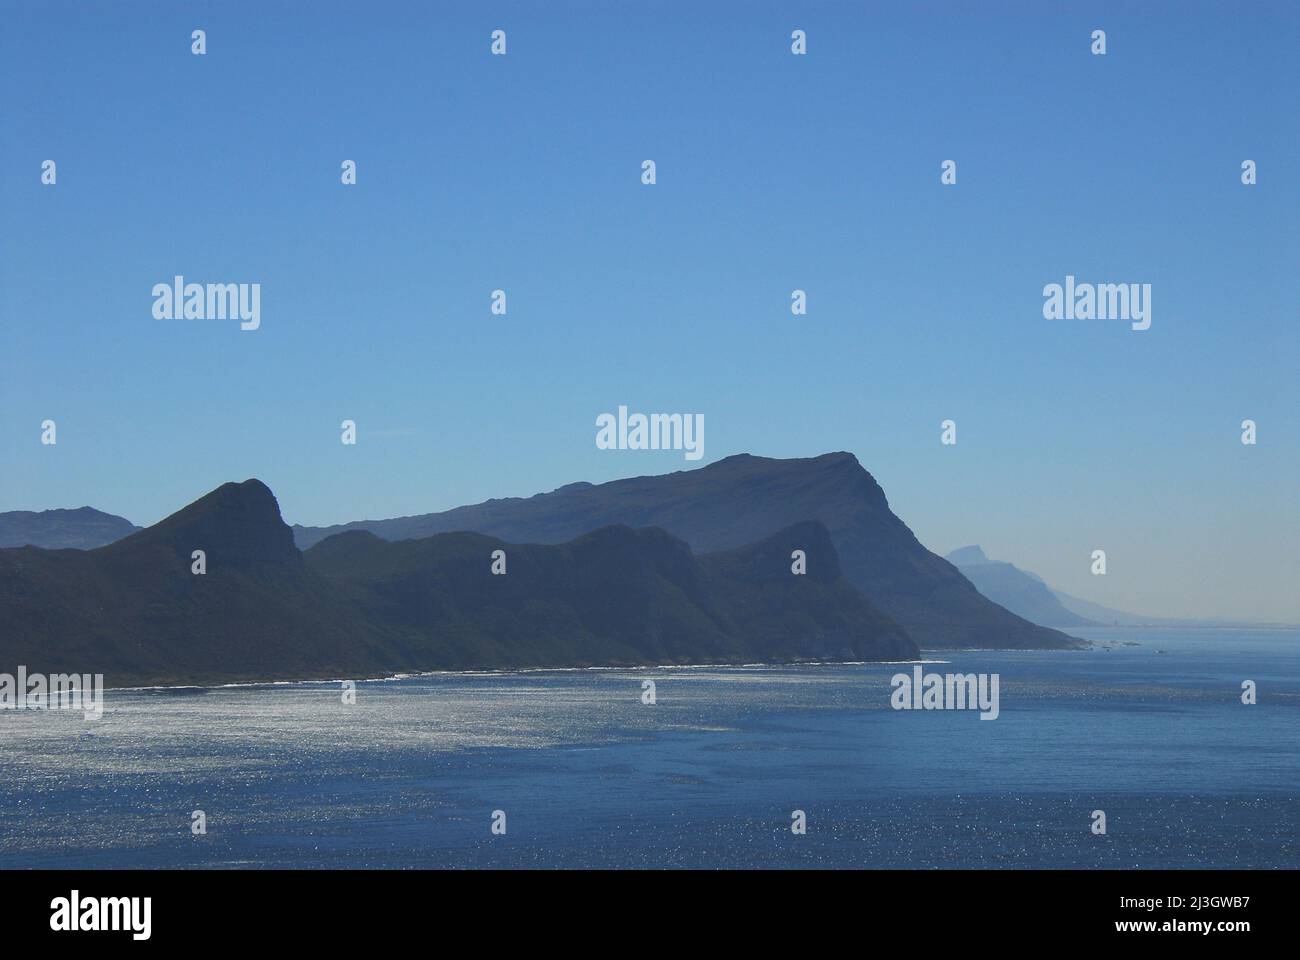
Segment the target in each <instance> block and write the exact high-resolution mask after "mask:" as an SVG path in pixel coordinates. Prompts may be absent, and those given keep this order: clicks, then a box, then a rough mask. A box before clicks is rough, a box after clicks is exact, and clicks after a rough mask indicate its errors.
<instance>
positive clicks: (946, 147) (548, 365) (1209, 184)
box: [0, 0, 1300, 620]
mask: <svg viewBox="0 0 1300 960" xmlns="http://www.w3.org/2000/svg"><path fill="white" fill-rule="evenodd" d="M199 28H201V29H204V30H206V32H207V53H206V55H204V56H195V55H193V54H192V53H191V39H190V35H191V31H192V30H194V29H199ZM497 28H500V29H504V30H505V31H506V36H507V51H508V52H507V55H506V56H503V57H502V56H493V55H491V53H490V51H489V44H490V34H491V32H492V30H494V29H497ZM796 28H801V29H803V30H805V31H807V36H808V53H807V55H806V56H794V55H792V54H791V52H790V42H791V41H790V33H791V31H792V30H794V29H796ZM1094 29H1103V30H1105V31H1106V35H1107V53H1106V55H1105V56H1094V55H1092V54H1091V53H1090V46H1091V40H1090V34H1091V32H1092V31H1093V30H1094ZM1298 49H1300V14H1298V13H1297V5H1296V4H1294V3H1281V2H1278V3H1271V2H1259V3H1250V4H1228V3H1213V4H1207V3H1194V2H1185V0H1179V2H1171V3H1142V4H1135V3H1131V2H1122V3H1088V4H1071V3H1023V4H999V3H978V4H976V3H970V4H966V3H962V4H958V3H909V4H901V3H900V4H877V3H872V4H865V3H858V2H854V3H847V2H846V3H797V2H780V3H775V2H773V3H761V2H745V3H716V2H709V3H704V2H690V3H688V2H674V3H657V2H642V3H635V4H633V3H609V2H599V3H597V2H591V3H566V2H560V0H556V2H547V3H536V2H527V3H429V4H424V3H418V4H417V3H385V2H365V3H346V4H344V3H336V2H315V3H311V4H300V3H261V2H259V3H202V2H198V3H193V2H190V3H182V2H169V3H152V2H132V3H129V4H88V3H81V2H78V3H66V2H58V0H55V2H40V3H37V2H34V0H22V2H17V0H3V2H0V90H2V91H3V93H0V104H2V107H0V245H2V246H0V348H2V350H3V353H2V355H0V401H2V403H0V467H2V471H3V472H2V474H0V510H10V509H46V508H51V507H70V506H81V505H83V504H89V505H91V506H95V507H97V508H99V509H103V510H107V511H110V512H112V513H117V514H121V515H124V516H126V517H128V518H130V519H132V520H134V521H135V522H137V523H141V524H147V523H152V522H155V521H157V520H158V519H160V518H161V517H163V516H165V515H166V514H168V513H170V512H171V511H173V510H175V509H177V508H179V507H180V506H182V505H184V504H185V503H187V502H189V501H191V500H193V499H195V498H196V497H197V496H199V495H201V494H202V493H204V492H206V491H207V490H209V489H211V488H213V487H215V486H217V485H218V484H220V483H222V482H224V481H227V480H243V479H245V478H247V477H254V476H255V477H259V478H261V479H263V480H265V481H266V482H267V483H268V484H269V485H270V486H271V488H272V489H273V490H274V491H275V492H276V494H277V495H278V497H279V499H280V503H281V507H282V510H283V512H284V515H285V517H286V519H288V520H289V521H290V522H301V523H308V524H325V523H333V522H339V521H345V520H353V519H361V518H379V517H389V516H396V515H403V514H413V513H425V512H429V511H433V510H440V509H445V508H448V507H451V506H455V505H457V504H461V503H467V502H476V501H479V500H482V499H485V498H488V497H498V496H514V495H529V494H532V493H536V492H539V491H543V490H549V489H552V488H554V487H556V486H559V485H561V484H564V483H567V482H571V481H574V480H591V481H602V480H608V479H613V478H616V477H623V476H632V475H637V474H645V473H662V472H667V471H671V470H678V469H685V468H694V467H696V466H699V465H701V464H703V463H709V462H712V461H714V460H717V459H720V458H722V457H724V456H727V455H729V454H733V453H738V452H749V453H755V454H762V455H768V456H777V457H793V456H810V455H815V454H818V453H823V452H827V451H832V450H849V451H851V452H853V453H855V454H856V455H857V456H858V458H859V459H860V460H861V461H862V463H863V465H864V466H866V467H867V469H869V470H870V471H871V472H872V473H873V474H874V475H875V476H876V478H877V479H878V480H879V481H880V483H881V484H882V486H883V487H884V489H885V491H886V493H887V495H888V496H889V499H890V503H891V505H892V506H893V508H894V510H895V512H897V513H898V514H899V515H900V516H901V517H902V518H903V519H904V520H905V521H906V522H907V523H908V524H909V525H910V526H911V527H912V529H913V530H914V531H915V532H916V534H917V535H918V536H919V537H920V539H921V540H922V542H923V543H925V544H926V545H927V546H929V547H930V548H931V549H933V550H935V551H937V552H940V553H946V552H947V551H949V550H951V549H952V548H954V547H958V546H962V545H965V544H968V543H979V544H982V545H983V546H984V548H985V550H986V551H987V552H988V553H989V554H990V556H992V557H994V558H996V559H1004V560H1010V561H1013V562H1015V563H1016V564H1018V565H1020V566H1022V567H1024V568H1027V569H1030V570H1033V571H1035V572H1037V573H1039V574H1040V575H1042V576H1043V577H1045V578H1046V579H1047V580H1048V581H1049V582H1050V583H1052V584H1054V585H1056V586H1059V587H1061V588H1063V589H1065V590H1067V591H1069V592H1072V593H1075V594H1078V595H1081V596H1084V597H1087V598H1088V599H1092V600H1095V601H1098V602H1102V603H1107V604H1110V605H1113V606H1117V607H1121V608H1126V609H1130V610H1134V611H1137V612H1141V613H1148V614H1155V615H1171V616H1237V617H1249V618H1260V619H1290V620H1300V588H1298V584H1300V506H1298V505H1297V501H1298V499H1300V496H1298V495H1300V440H1298V438H1300V426H1298V424H1297V415H1298V414H1300V402H1298V401H1300V387H1298V386H1297V370H1300V336H1298V334H1297V310H1298V303H1297V296H1296V286H1297V284H1296V279H1297V275H1298V274H1300V228H1297V219H1296V216H1297V203H1296V197H1297V184H1298V183H1300V137H1298V136H1297V118H1298V117H1300V113H1298V111H1297V102H1298V100H1300V97H1298V96H1297V94H1298V93H1300V80H1298V76H1300V67H1298V66H1297V61H1298V58H1297V53H1296V52H1297V50H1298ZM47 159H53V160H55V161H56V162H57V165H58V166H57V176H58V181H57V184H56V185H55V186H45V185H42V183H41V164H42V161H44V160H47ZM646 159H652V160H654V161H655V162H656V164H657V180H658V182H657V183H656V184H655V185H653V186H644V185H642V183H641V178H640V175H641V163H642V161H643V160H646ZM948 159H951V160H955V161H956V162H957V165H958V166H957V184H956V185H955V186H944V185H942V184H941V183H940V164H941V162H942V161H944V160H948ZM1246 159H1251V160H1254V161H1255V162H1256V163H1257V165H1258V184H1257V185H1255V186H1249V187H1248V186H1243V185H1242V183H1241V163H1242V161H1243V160H1246ZM344 160H355V161H356V163H357V173H358V182H357V184H356V185H355V186H343V185H342V184H340V182H339V181H340V164H341V163H342V161H344ZM176 274H183V275H184V276H185V277H186V278H187V280H191V281H197V282H258V283H260V284H261V285H262V305H261V313H262V323H261V329H259V330H257V331H251V332H243V331H241V330H240V329H239V327H238V323H236V322H232V321H220V320H158V319H155V318H154V316H153V314H152V307H153V299H152V296H151V290H152V287H153V285H154V284H155V283H160V282H161V283H169V282H170V281H171V278H172V277H173V276H174V275H176ZM1067 274H1073V275H1075V276H1076V277H1078V278H1079V280H1080V281H1089V280H1090V281H1094V282H1136V283H1149V284H1151V285H1152V324H1151V328H1150V329H1149V330H1146V331H1143V332H1135V331H1132V330H1130V329H1129V324H1128V323H1126V322H1123V321H1119V320H1105V321H1102V320H1047V319H1044V317H1043V313H1042V307H1043V295H1042V290H1043V287H1044V285H1046V284H1049V283H1053V282H1056V283H1062V282H1063V281H1064V279H1065V276H1066V275H1067ZM496 288H502V289H504V290H505V291H506V293H507V297H508V301H507V302H508V313H507V315H506V316H493V315H492V314H491V313H490V312H489V297H490V293H491V291H492V290H494V289H496ZM796 288H798V289H803V290H806V291H807V294H808V313H807V315H806V316H799V317H796V316H793V315H792V314H791V312H790V293H791V291H792V290H794V289H796ZM619 404H627V405H629V407H630V408H631V409H632V410H634V411H638V410H639V411H643V412H656V411H663V412H682V413H702V414H703V415H704V417H705V424H706V432H705V447H704V451H705V455H704V459H703V460H702V461H699V462H697V463H688V462H687V461H685V460H684V458H683V456H682V454H681V452H639V451H607V450H598V449H597V448H596V445H595V433H596V431H595V418H596V416H597V415H598V414H600V413H602V412H606V411H614V410H616V409H617V406H618V405H619ZM47 418H48V419H53V420H55V421H56V422H57V424H58V443H57V445H56V446H44V445H42V444H41V443H40V436H41V429H40V424H41V422H42V421H43V420H45V419H47ZM949 418H950V419H952V420H955V421H956V423H957V431H958V432H957V439H958V442H957V444H956V445H954V446H944V445H941V444H940V442H939V441H940V422H941V421H942V420H944V419H949ZM1246 418H1251V419H1254V420H1255V421H1256V422H1257V423H1258V431H1259V441H1258V443H1257V444H1256V445H1255V446H1245V445H1243V444H1242V443H1241V442H1240V433H1241V430H1240V423H1241V421H1242V420H1243V419H1246ZM344 419H353V420H355V421H356V422H357V425H358V430H359V439H358V443H357V444H356V445H355V446H344V445H343V444H341V443H340V429H339V425H340V422H341V421H342V420H344ZM1099 548H1100V549H1105V550H1106V551H1107V556H1108V573H1107V576H1105V577H1095V576H1092V575H1091V574H1090V572H1089V566H1090V556H1089V555H1090V553H1091V551H1092V550H1094V549H1099Z"/></svg>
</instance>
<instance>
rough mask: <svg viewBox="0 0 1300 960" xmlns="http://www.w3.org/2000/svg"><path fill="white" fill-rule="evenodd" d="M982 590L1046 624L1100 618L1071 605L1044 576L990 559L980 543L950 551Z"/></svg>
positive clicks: (1087, 624) (1078, 623)
mask: <svg viewBox="0 0 1300 960" xmlns="http://www.w3.org/2000/svg"><path fill="white" fill-rule="evenodd" d="M947 559H948V562H949V563H951V564H952V565H953V566H955V567H956V568H957V569H958V570H960V571H961V572H962V573H963V574H964V575H965V577H966V579H967V580H969V581H970V582H971V583H973V584H975V588H976V589H977V590H979V592H980V593H982V594H984V596H986V597H988V598H989V599H990V600H992V601H993V602H994V603H997V604H999V605H1001V606H1003V607H1006V608H1007V609H1008V610H1010V611H1011V612H1012V613H1015V614H1018V615H1019V616H1022V617H1024V618H1025V619H1026V620H1031V621H1033V622H1034V623H1038V624H1042V625H1043V626H1046V627H1090V626H1096V625H1097V622H1096V621H1095V620H1091V619H1089V618H1088V617H1084V616H1080V615H1079V614H1078V613H1076V612H1074V611H1073V610H1071V609H1069V607H1067V606H1066V605H1065V603H1064V602H1063V600H1062V599H1061V597H1060V595H1058V594H1057V593H1056V592H1055V591H1053V590H1052V589H1051V588H1050V587H1048V586H1047V584H1046V583H1044V582H1043V581H1042V579H1041V578H1040V577H1038V576H1037V575H1035V574H1032V573H1029V572H1028V571H1025V570H1021V569H1020V568H1019V567H1017V566H1015V565H1014V564H1011V563H1007V562H1005V561H999V560H990V559H989V558H988V556H987V555H985V553H984V551H983V550H982V549H981V548H980V547H978V546H972V547H962V548H961V549H959V550H954V551H953V552H952V553H950V554H948V557H947Z"/></svg>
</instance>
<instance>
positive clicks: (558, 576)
mask: <svg viewBox="0 0 1300 960" xmlns="http://www.w3.org/2000/svg"><path fill="white" fill-rule="evenodd" d="M796 547H798V548H799V549H803V550H805V551H806V552H807V554H808V556H809V563H810V574H809V575H807V576H796V575H794V574H792V573H791V571H790V563H791V561H790V553H791V550H793V549H795V548H796ZM495 550H503V551H505V554H506V570H507V572H506V574H504V575H495V574H493V573H492V572H491V557H492V553H493V551H495ZM782 557H783V558H784V560H783V561H782V559H781V558H782ZM305 559H306V562H307V565H308V567H309V568H310V569H312V570H314V571H316V572H318V573H320V574H321V575H322V576H324V577H328V578H330V579H332V580H334V581H335V582H336V583H338V585H339V590H340V594H341V595H345V596H347V597H348V598H349V600H350V601H351V602H353V603H355V604H356V605H357V606H358V607H359V609H361V610H362V611H363V612H364V613H365V615H366V616H367V617H368V618H371V619H374V620H377V621H381V622H384V623H388V624H399V625H401V626H402V627H403V628H404V629H408V630H411V631H413V632H415V633H418V634H419V635H422V636H427V637H436V638H438V640H439V642H440V643H441V644H442V645H443V646H444V649H443V650H442V651H441V652H442V653H443V655H444V656H445V657H446V658H447V659H446V661H445V665H446V666H450V667H456V668H464V667H474V666H482V665H483V660H484V658H485V657H486V658H487V660H488V661H489V662H490V663H491V664H493V665H497V666H507V667H528V666H584V665H596V664H610V665H617V664H638V663H660V664H668V663H704V662H715V663H734V662H746V661H751V660H773V661H777V660H779V661H790V660H799V659H817V660H822V659H870V660H879V659H905V658H909V657H915V656H916V655H917V650H916V647H915V646H914V645H913V644H912V643H911V641H910V640H909V639H908V638H907V636H906V633H905V631H903V630H902V629H901V628H900V627H899V626H898V625H897V624H895V623H894V622H893V621H891V620H890V619H889V618H888V617H886V616H884V615H883V614H881V613H880V612H879V611H877V610H875V609H874V608H873V607H872V606H871V604H870V603H869V602H867V601H866V599H865V598H863V597H862V595H861V594H860V593H859V592H858V591H856V590H855V589H853V587H851V586H850V585H849V584H847V583H846V582H845V581H844V580H843V578H842V577H840V575H839V569H838V560H837V558H836V556H835V550H834V547H833V546H832V544H831V542H830V537H829V535H828V534H827V533H826V530H825V528H824V527H822V526H821V525H820V524H815V523H806V524H802V525H799V526H797V527H794V528H791V529H789V530H786V531H782V532H780V533H778V534H777V535H775V536H774V537H772V538H769V539H768V540H765V541H763V542H762V543H759V544H755V545H752V546H749V547H746V548H743V549H741V550H738V551H735V552H733V553H728V554H719V555H715V556H708V555H705V556H695V555H693V554H692V553H691V551H690V548H689V547H687V546H686V544H685V543H683V542H682V541H680V540H678V539H676V538H675V537H672V536H669V535H668V534H666V533H664V532H663V531H662V530H658V529H653V528H650V529H641V530H633V529H631V528H629V527H624V526H613V527H604V528H601V529H599V530H596V531H593V532H592V533H590V534H586V535H584V536H582V537H579V538H577V539H575V540H573V541H571V542H569V543H565V544H558V545H536V544H527V545H511V544H507V543H505V542H504V541H501V540H497V539H495V538H492V537H487V536H483V535H481V534H470V533H451V534H439V535H436V536H433V537H429V538H424V539H420V540H404V541H396V542H388V541H384V540H381V539H379V538H378V537H375V536H374V535H372V534H369V533H365V532H361V531H354V532H349V533H345V534H340V535H338V536H335V537H332V538H330V539H328V540H325V541H323V542H322V543H320V544H318V545H317V546H315V547H313V548H312V549H310V550H308V551H307V553H306V554H305Z"/></svg>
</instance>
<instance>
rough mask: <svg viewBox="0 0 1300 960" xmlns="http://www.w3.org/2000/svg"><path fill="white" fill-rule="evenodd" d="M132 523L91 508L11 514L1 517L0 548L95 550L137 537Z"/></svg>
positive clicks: (2, 514) (14, 512) (24, 511)
mask: <svg viewBox="0 0 1300 960" xmlns="http://www.w3.org/2000/svg"><path fill="white" fill-rule="evenodd" d="M139 529H140V528H139V527H137V526H136V525H135V524H134V523H132V522H131V521H130V520H125V519H123V518H122V517H115V516H113V514H111V513H103V512H101V511H99V510H95V509H92V508H91V507H79V508H77V509H76V510H41V511H39V512H33V511H31V510H11V511H9V512H7V513H0V548H2V547H24V546H33V547H46V548H48V549H50V550H63V549H75V550H93V549H94V548H95V547H102V546H104V545H106V544H109V543H112V542H113V541H115V540H121V539H122V538H123V537H125V536H128V535H129V534H132V533H134V532H135V531H136V530H139Z"/></svg>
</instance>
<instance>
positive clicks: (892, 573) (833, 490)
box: [294, 453, 1082, 648]
mask: <svg viewBox="0 0 1300 960" xmlns="http://www.w3.org/2000/svg"><path fill="white" fill-rule="evenodd" d="M808 519H815V520H818V521H820V522H821V523H822V524H823V525H824V526H825V527H826V528H827V530H828V531H829V532H830V536H831V540H832V543H833V544H834V547H835V549H836V551H837V553H838V554H839V560H840V565H841V567H842V569H843V572H844V577H845V579H846V580H848V581H849V583H851V584H853V585H854V586H856V587H858V588H859V589H860V590H861V591H862V592H863V593H864V594H865V596H866V597H867V599H868V600H869V601H870V602H871V603H872V604H873V605H875V606H876V607H878V608H879V609H880V610H882V611H883V612H884V613H886V614H887V615H888V616H890V617H892V618H893V619H894V620H896V621H897V622H898V623H900V624H901V625H902V626H903V627H904V628H905V629H906V630H907V632H908V633H909V634H910V635H911V637H912V638H913V639H914V640H915V641H916V642H917V643H918V644H919V645H920V646H921V647H922V648H926V647H929V648H945V647H949V648H951V647H984V648H1065V647H1072V646H1078V645H1080V644H1081V643H1082V641H1077V640H1075V639H1074V638H1072V637H1069V636H1067V635H1066V634H1064V633H1061V632H1059V631H1056V630H1052V629H1049V628H1045V627H1041V626H1038V625H1037V624H1034V623H1031V622H1029V621H1028V620H1025V619H1023V618H1021V617H1019V616H1016V615H1015V614H1013V613H1010V612H1008V611H1007V610H1005V609H1003V608H1002V607H1000V606H998V605H997V604H995V603H993V602H992V601H990V600H988V599H986V598H985V597H984V596H983V595H982V594H981V593H980V592H979V591H978V590H976V589H975V587H974V586H973V585H972V584H971V583H970V581H968V580H967V579H966V578H965V577H964V576H962V575H961V573H960V572H958V570H957V568H956V567H954V566H953V565H952V564H950V563H949V562H948V561H946V560H944V559H943V558H942V557H938V556H936V555H935V554H933V553H931V552H930V551H929V550H927V549H926V548H925V547H924V546H922V545H921V544H920V543H919V542H918V541H917V539H916V537H915V536H913V534H912V531H911V530H909V529H908V528H907V526H906V525H905V524H904V523H903V521H902V520H900V519H899V518H898V517H896V516H895V515H894V514H893V512H892V511H890V509H889V504H888V502H887V501H886V499H885V494H884V491H882V490H881V489H880V486H879V485H878V484H877V483H876V481H875V480H874V479H873V478H872V476H871V474H869V473H868V472H867V471H866V470H864V469H863V468H862V466H861V465H860V464H859V463H858V461H857V459H856V458H855V457H854V456H853V455H852V454H849V453H829V454H825V455H823V456H820V457H812V458H808V459H796V460H775V459H769V458H766V457H755V456H750V455H748V454H741V455H738V456H734V457H728V458H726V459H725V460H720V461H718V462H717V463H713V464H710V465H709V466H706V467H702V468H699V469H695V470H688V471H681V472H678V473H671V474H666V475H661V476H649V477H634V478H630V479H626V480H615V481H612V482H609V483H602V484H590V483H572V484H569V485H567V486H564V487H561V488H559V489H558V490H555V491H553V492H551V493H544V494H537V495H536V496H533V497H529V498H527V499H523V498H511V499H503V500H488V501H486V502H484V503H480V504H476V505H473V506H465V507H458V508H456V509H454V510H448V511H446V512H443V513H432V514H424V515H422V516H414V517H401V518H397V519H393V520H367V521H357V522H353V523H348V524H342V525H340V526H334V527H295V528H294V536H295V539H296V541H297V543H298V545H299V546H300V547H304V548H306V547H309V546H311V545H312V544H314V543H317V542H319V541H320V540H322V539H324V538H325V537H327V536H330V535H332V534H335V533H340V532H344V531H348V530H365V531H368V532H370V533H373V534H375V535H376V536H378V537H381V538H383V539H385V540H391V541H397V540H404V539H411V538H418V537H427V536H430V535H432V534H435V533H449V532H454V531H473V532H476V533H482V534H486V535H488V536H494V537H500V538H502V539H504V540H510V541H514V542H522V543H551V544H554V543H561V542H564V541H566V540H571V539H573V538H575V537H579V536H581V535H582V534H584V533H589V532H590V531H592V530H595V529H597V528H599V527H603V526H607V525H610V524H625V525H628V526H632V527H645V526H654V527H660V528H662V529H664V530H666V531H667V532H668V533H670V534H672V535H673V536H675V537H680V538H681V539H682V540H684V541H686V542H687V543H688V544H690V546H691V548H692V549H693V550H695V551H696V552H697V553H709V552H714V551H720V550H730V549H735V548H737V547H740V546H743V545H745V544H747V543H752V542H754V541H756V540H760V539H762V538H764V537H768V536H770V535H772V534H773V533H776V532H777V531H779V530H782V529H784V528H786V527H789V526H790V525H792V524H795V523H799V522H801V521H804V520H808Z"/></svg>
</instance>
